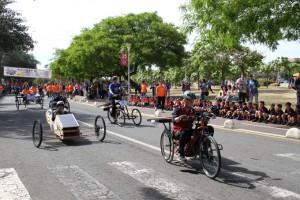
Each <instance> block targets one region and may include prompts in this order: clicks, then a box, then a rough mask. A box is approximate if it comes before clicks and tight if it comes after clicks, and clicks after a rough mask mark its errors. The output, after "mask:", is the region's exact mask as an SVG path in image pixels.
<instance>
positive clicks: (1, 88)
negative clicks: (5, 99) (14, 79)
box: [0, 84, 4, 97]
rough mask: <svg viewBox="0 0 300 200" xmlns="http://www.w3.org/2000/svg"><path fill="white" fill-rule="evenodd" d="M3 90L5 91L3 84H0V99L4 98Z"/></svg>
mask: <svg viewBox="0 0 300 200" xmlns="http://www.w3.org/2000/svg"><path fill="white" fill-rule="evenodd" d="M3 90H4V87H3V86H2V84H0V97H1V96H2V93H3Z"/></svg>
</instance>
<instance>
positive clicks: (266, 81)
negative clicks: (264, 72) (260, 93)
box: [257, 79, 274, 86]
mask: <svg viewBox="0 0 300 200" xmlns="http://www.w3.org/2000/svg"><path fill="white" fill-rule="evenodd" d="M257 81H258V83H259V84H260V85H261V86H268V85H270V84H272V83H274V81H271V80H265V79H258V80H257Z"/></svg>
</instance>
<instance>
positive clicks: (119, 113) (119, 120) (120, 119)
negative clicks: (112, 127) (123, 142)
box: [116, 109, 125, 127]
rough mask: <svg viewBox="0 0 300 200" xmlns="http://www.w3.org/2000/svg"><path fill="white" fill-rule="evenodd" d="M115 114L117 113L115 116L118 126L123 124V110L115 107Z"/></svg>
mask: <svg viewBox="0 0 300 200" xmlns="http://www.w3.org/2000/svg"><path fill="white" fill-rule="evenodd" d="M116 115H117V117H116V121H117V124H118V125H119V126H120V127H122V126H124V124H125V113H124V111H123V110H120V109H117V110H116Z"/></svg>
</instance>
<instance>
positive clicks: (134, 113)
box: [131, 109, 142, 125]
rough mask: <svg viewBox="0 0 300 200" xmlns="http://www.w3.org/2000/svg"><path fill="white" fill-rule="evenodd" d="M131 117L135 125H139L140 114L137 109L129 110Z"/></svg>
mask: <svg viewBox="0 0 300 200" xmlns="http://www.w3.org/2000/svg"><path fill="white" fill-rule="evenodd" d="M131 119H132V121H133V123H134V124H135V125H140V124H141V122H142V115H141V112H140V111H139V110H138V109H133V110H132V111H131Z"/></svg>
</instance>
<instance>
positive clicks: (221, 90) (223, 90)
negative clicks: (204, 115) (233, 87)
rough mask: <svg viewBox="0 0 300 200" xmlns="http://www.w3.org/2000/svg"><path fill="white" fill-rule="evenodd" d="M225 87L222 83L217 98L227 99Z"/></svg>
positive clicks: (220, 99)
mask: <svg viewBox="0 0 300 200" xmlns="http://www.w3.org/2000/svg"><path fill="white" fill-rule="evenodd" d="M224 88H225V87H224V86H223V85H221V88H220V90H219V93H218V95H217V96H216V97H215V99H216V100H219V101H222V100H225V99H226V90H225V89H224Z"/></svg>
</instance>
